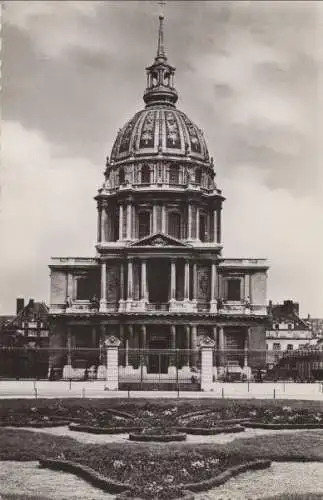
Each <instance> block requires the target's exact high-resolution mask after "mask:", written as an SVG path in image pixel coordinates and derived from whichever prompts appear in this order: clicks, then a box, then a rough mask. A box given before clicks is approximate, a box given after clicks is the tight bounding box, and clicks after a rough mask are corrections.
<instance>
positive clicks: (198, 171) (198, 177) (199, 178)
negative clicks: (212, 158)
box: [195, 168, 202, 184]
mask: <svg viewBox="0 0 323 500" xmlns="http://www.w3.org/2000/svg"><path fill="white" fill-rule="evenodd" d="M201 181H202V171H201V169H200V168H197V169H196V170H195V182H196V184H201Z"/></svg>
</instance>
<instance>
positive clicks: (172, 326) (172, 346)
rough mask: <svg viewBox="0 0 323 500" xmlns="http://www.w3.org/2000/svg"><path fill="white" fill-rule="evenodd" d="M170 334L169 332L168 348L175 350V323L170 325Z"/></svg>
mask: <svg viewBox="0 0 323 500" xmlns="http://www.w3.org/2000/svg"><path fill="white" fill-rule="evenodd" d="M170 334H171V340H170V348H171V349H174V350H175V349H176V326H175V325H171V327H170Z"/></svg>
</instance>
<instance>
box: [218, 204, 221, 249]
mask: <svg viewBox="0 0 323 500" xmlns="http://www.w3.org/2000/svg"><path fill="white" fill-rule="evenodd" d="M217 243H221V210H220V209H218V210H217Z"/></svg>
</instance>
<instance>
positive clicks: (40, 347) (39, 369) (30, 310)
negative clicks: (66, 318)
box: [0, 298, 49, 378]
mask: <svg viewBox="0 0 323 500" xmlns="http://www.w3.org/2000/svg"><path fill="white" fill-rule="evenodd" d="M0 338H1V361H0V376H2V377H25V378H28V377H41V378H44V377H47V375H48V346H49V325H48V307H47V305H46V304H45V303H44V302H35V301H34V300H33V299H30V300H29V301H28V303H27V304H25V301H24V299H23V298H18V299H17V308H16V315H15V316H13V317H12V318H11V319H10V320H8V321H6V323H5V324H4V325H3V326H2V328H1V336H0Z"/></svg>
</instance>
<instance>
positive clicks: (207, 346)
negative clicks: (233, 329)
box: [201, 337, 214, 391]
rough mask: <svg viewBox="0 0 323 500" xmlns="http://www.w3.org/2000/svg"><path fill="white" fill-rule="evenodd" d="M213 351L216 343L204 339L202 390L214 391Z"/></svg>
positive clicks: (202, 349) (206, 338)
mask: <svg viewBox="0 0 323 500" xmlns="http://www.w3.org/2000/svg"><path fill="white" fill-rule="evenodd" d="M213 349H214V341H213V340H212V339H210V338H209V337H204V338H203V340H202V342H201V390H202V391H212V390H213Z"/></svg>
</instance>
